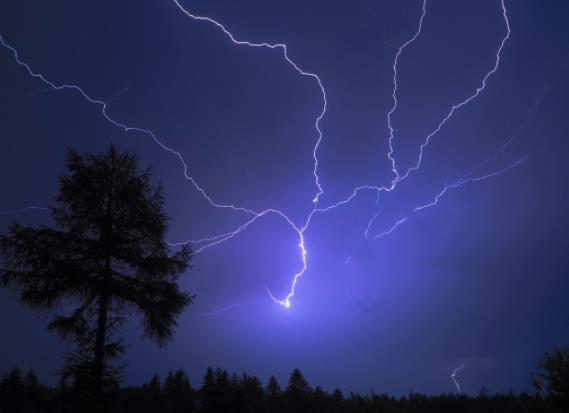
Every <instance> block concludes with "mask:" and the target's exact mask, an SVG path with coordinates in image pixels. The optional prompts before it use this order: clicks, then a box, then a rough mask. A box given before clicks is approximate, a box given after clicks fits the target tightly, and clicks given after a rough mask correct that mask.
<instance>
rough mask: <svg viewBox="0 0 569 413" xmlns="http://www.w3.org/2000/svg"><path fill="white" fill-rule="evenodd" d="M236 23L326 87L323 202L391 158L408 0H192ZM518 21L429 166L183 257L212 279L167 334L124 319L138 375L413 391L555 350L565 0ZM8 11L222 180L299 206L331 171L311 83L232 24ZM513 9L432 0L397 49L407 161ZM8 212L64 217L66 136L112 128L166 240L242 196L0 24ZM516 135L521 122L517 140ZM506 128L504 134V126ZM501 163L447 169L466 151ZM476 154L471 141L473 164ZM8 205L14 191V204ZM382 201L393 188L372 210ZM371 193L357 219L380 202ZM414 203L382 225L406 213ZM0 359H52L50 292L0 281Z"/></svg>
mask: <svg viewBox="0 0 569 413" xmlns="http://www.w3.org/2000/svg"><path fill="white" fill-rule="evenodd" d="M181 4H182V5H183V6H184V7H185V8H186V9H187V10H189V11H191V12H192V13H195V14H197V15H202V16H208V17H211V18H212V19H215V20H217V21H218V22H220V23H222V24H223V25H225V27H226V28H227V29H228V30H230V31H231V32H232V33H233V34H234V35H235V36H236V37H237V38H238V39H244V40H248V41H250V42H256V43H262V42H267V43H270V44H275V43H285V44H286V45H287V48H288V53H289V56H290V58H291V59H292V60H293V61H294V62H296V63H297V64H298V65H299V66H300V67H301V68H302V69H303V70H305V71H306V72H311V73H315V74H317V75H318V76H319V77H320V79H321V81H322V83H323V85H324V87H325V90H326V94H327V101H328V107H327V112H326V114H325V116H324V118H323V119H322V121H321V122H320V127H321V130H322V132H323V139H322V142H321V145H320V146H319V148H318V151H317V157H318V160H319V167H318V174H319V176H320V183H321V185H322V187H323V189H324V193H323V194H322V196H321V197H320V199H319V203H318V206H319V207H322V208H324V207H326V206H329V205H331V204H334V203H336V202H338V201H340V200H342V199H345V198H347V197H348V196H349V195H350V194H351V193H352V191H353V189H354V188H355V187H358V186H361V185H376V186H383V185H387V186H388V185H389V184H390V183H391V181H392V179H393V174H392V172H391V163H390V161H389V159H388V157H387V153H388V151H389V146H388V137H389V129H388V126H387V117H386V116H387V113H388V112H389V111H390V109H392V107H393V98H392V93H393V64H394V58H395V54H396V51H397V47H399V46H401V45H402V44H404V43H405V42H406V41H407V40H409V39H410V38H411V37H412V36H413V34H414V33H415V32H416V30H417V25H418V22H419V18H420V16H421V5H422V2H421V1H417V0H413V1H411V0H405V1H397V0H352V1H348V0H343V1H340V0H329V1H324V0H288V1H274V0H273V1H261V0H242V1H231V0H218V1H205V0H186V1H183V2H181ZM506 8H507V13H508V19H509V23H510V27H511V36H510V38H509V39H508V40H507V42H506V44H505V46H504V48H503V50H502V52H501V56H500V64H499V67H498V69H497V71H496V72H495V73H494V74H492V75H491V76H490V77H489V78H488V82H487V86H486V88H485V89H484V90H483V91H481V93H480V95H479V96H478V97H477V98H476V99H474V100H472V101H471V102H470V103H469V104H468V105H465V106H463V107H461V108H459V109H457V110H456V112H455V113H454V115H453V116H452V117H451V118H450V119H449V120H448V122H446V124H445V125H444V126H443V128H442V129H441V131H440V132H439V133H437V134H436V135H435V136H434V137H433V138H432V140H431V143H430V144H429V146H428V147H427V148H426V149H425V151H424V162H423V163H422V165H421V169H420V170H418V171H416V172H414V173H412V174H411V175H410V176H409V178H408V179H406V180H404V181H402V182H401V183H400V184H399V185H398V186H397V188H396V189H395V190H394V191H392V192H382V193H381V195H380V196H379V198H378V197H377V194H376V193H375V192H374V191H361V192H359V193H358V195H357V196H356V197H355V198H354V199H353V200H352V201H351V202H350V203H347V204H346V205H343V206H341V207H339V208H337V209H334V210H332V211H329V212H326V213H321V214H316V215H314V216H313V218H312V221H311V224H310V226H309V228H308V229H307V230H306V231H305V232H304V238H305V245H306V250H307V253H308V255H307V260H308V269H307V271H306V272H305V273H304V275H303V276H302V278H300V280H299V282H298V284H297V290H296V295H295V296H294V297H293V298H292V300H291V302H292V305H291V307H290V308H284V307H283V306H281V305H278V304H276V303H274V302H273V301H271V299H270V298H269V296H268V294H267V288H269V289H270V290H271V292H272V293H273V294H274V295H275V296H276V297H278V298H283V297H285V296H286V295H287V293H288V292H289V288H290V284H291V281H292V278H293V276H294V274H295V272H297V271H298V270H299V269H300V268H301V267H302V262H301V257H300V251H299V247H298V243H299V237H298V234H297V232H296V231H295V230H294V229H292V228H291V226H290V225H288V224H287V222H286V221H285V220H283V219H282V218H281V217H279V216H278V215H275V214H267V215H266V216H263V217H262V218H259V219H258V220H257V221H256V222H255V223H253V224H252V225H250V226H249V227H248V228H247V229H246V230H245V231H243V232H241V233H240V234H239V235H237V236H235V237H234V238H232V239H230V240H228V241H227V242H225V243H223V244H221V245H218V246H215V247H212V248H209V249H206V250H204V251H203V252H201V253H200V254H197V255H196V256H195V257H194V258H193V261H192V263H193V269H192V270H190V271H188V273H187V274H186V275H185V276H184V277H183V278H182V286H183V288H184V289H185V290H187V291H191V292H193V293H195V294H196V295H197V299H196V302H195V304H194V305H191V306H190V307H188V309H187V310H186V311H185V312H184V313H183V315H182V316H181V318H180V319H179V326H178V330H177V334H176V336H175V339H174V340H173V341H172V342H171V343H170V345H169V346H167V347H166V348H164V349H158V348H157V347H156V346H155V345H154V344H152V343H150V342H148V341H140V337H141V333H140V331H138V330H137V329H136V327H137V323H136V320H134V319H133V321H132V323H129V325H128V327H127V329H126V331H125V334H124V336H125V338H126V341H127V342H128V345H129V348H128V351H127V353H126V355H125V357H124V361H125V362H126V363H127V367H126V369H125V376H126V382H128V383H134V384H136V383H142V382H144V381H146V380H148V379H149V378H150V377H151V375H152V374H154V373H155V372H157V373H159V374H161V375H164V374H165V373H166V372H167V371H168V370H173V369H177V368H179V367H183V368H184V369H185V370H186V371H187V372H188V374H189V376H190V378H191V380H192V381H193V383H194V384H199V383H200V382H201V378H202V375H203V373H204V371H205V369H206V367H207V366H209V365H212V366H214V367H217V366H219V367H222V368H225V369H228V370H229V371H235V372H243V371H247V372H248V373H251V374H255V375H258V376H259V377H260V378H261V379H263V380H266V379H268V377H269V376H270V375H271V374H275V375H276V377H277V378H278V379H279V381H280V382H281V384H282V383H283V382H285V381H286V379H287V378H288V375H289V374H290V372H291V371H292V369H293V368H294V367H298V368H300V370H301V371H302V372H303V373H304V375H305V376H306V378H307V380H308V381H309V382H310V383H311V384H320V385H322V386H323V387H324V388H326V389H333V388H334V387H339V388H341V389H343V390H345V391H350V390H355V391H360V392H367V391H369V390H370V389H373V390H374V391H375V392H378V393H382V392H387V393H393V394H403V393H406V392H408V391H410V390H413V391H417V392H426V393H441V392H452V391H455V388H454V385H453V383H452V381H451V379H450V377H449V375H450V373H451V372H452V370H453V369H455V368H456V367H458V366H460V365H461V364H464V365H465V367H464V368H463V369H462V370H461V371H460V372H459V373H458V374H457V378H458V380H459V381H460V383H461V385H462V387H463V388H464V390H465V392H467V393H470V394H474V393H476V392H477V391H478V389H480V387H482V386H485V387H487V388H488V389H489V390H490V391H506V390H508V389H509V388H512V389H514V390H522V389H524V388H526V387H527V386H528V381H529V378H530V375H531V373H532V371H533V370H534V368H535V366H536V363H537V361H538V359H539V358H540V356H541V355H542V354H543V353H544V352H545V351H548V350H551V349H553V348H554V347H555V346H560V345H564V344H567V343H568V342H569V300H568V297H569V255H568V253H567V252H568V251H569V237H568V236H567V232H568V230H569V216H568V214H567V211H569V185H567V179H568V178H569V139H568V138H569V134H568V132H569V26H568V25H567V21H569V3H567V2H565V1H562V0H557V1H555V0H551V1H538V0H533V1H530V0H519V1H514V0H507V1H506ZM0 34H1V35H2V36H3V39H4V41H5V42H6V43H9V44H10V45H12V46H13V47H15V48H16V49H17V50H18V51H19V53H20V58H21V59H22V60H23V61H25V62H26V63H28V64H29V65H30V67H31V69H32V70H33V71H35V72H38V73H42V74H43V75H44V76H45V77H46V78H47V79H49V80H50V81H52V82H54V83H55V84H57V85H60V84H75V85H79V86H81V87H82V88H83V90H85V91H86V92H87V93H88V94H89V95H90V96H91V97H92V98H94V99H99V100H101V101H105V102H108V114H109V116H111V117H112V118H113V119H116V120H118V121H120V122H123V123H125V124H128V125H129V126H136V127H139V128H144V129H149V130H152V131H153V132H154V133H155V134H156V136H157V137H158V138H159V139H160V140H161V141H162V142H163V143H164V144H166V145H168V146H169V147H171V148H174V149H175V150H177V151H179V152H180V153H181V154H182V155H183V157H184V159H185V160H186V161H187V163H188V166H189V173H190V174H191V175H192V176H193V177H194V178H195V179H196V181H197V182H198V183H199V184H200V185H201V186H202V187H203V188H204V189H205V190H206V191H207V193H208V194H209V195H210V196H211V197H212V199H214V200H215V201H216V202H219V203H223V204H235V205H238V206H243V207H246V208H251V209H254V210H255V211H263V210H265V209H267V208H275V209H279V210H280V211H282V212H283V213H284V214H286V215H287V216H288V217H289V218H290V219H291V220H292V222H294V223H295V225H297V226H298V227H300V226H302V225H303V223H304V222H305V220H306V218H307V216H308V214H309V213H310V212H311V210H312V208H313V206H314V204H313V203H312V199H313V198H314V195H315V194H316V193H317V187H316V185H315V181H314V176H313V167H314V160H313V149H314V145H315V143H316V141H317V139H318V133H317V130H316V129H315V124H314V122H315V119H316V118H317V117H318V115H319V114H320V112H321V110H322V103H323V101H322V94H321V91H320V89H319V87H318V84H317V82H316V81H315V79H314V78H312V77H307V76H301V75H299V73H298V72H296V71H295V70H294V69H293V68H292V66H291V65H289V64H288V63H287V62H286V61H285V60H284V58H283V54H282V51H281V50H279V49H275V50H271V49H268V48H252V47H248V46H239V45H235V44H233V43H232V42H231V40H230V39H229V38H228V37H227V36H226V35H225V34H224V33H223V32H222V31H221V30H220V29H219V28H218V27H216V26H215V25H213V24H211V23H209V22H206V21H196V20H193V19H191V18H189V17H188V16H186V15H184V13H182V11H181V10H180V9H179V8H178V7H176V4H175V3H174V1H172V0H151V1H134V0H128V1H120V2H117V1H112V0H105V1H97V2H77V1H72V0H60V1H57V2H46V1H32V0H6V1H2V2H1V3H0ZM505 35H506V25H505V21H504V18H503V15H502V8H501V4H500V1H499V0H485V1H455V0H433V1H431V2H429V3H428V4H427V12H426V16H425V18H424V21H423V27H422V31H421V34H420V35H419V36H418V37H417V39H416V40H415V41H414V42H413V43H411V44H409V45H408V46H407V47H406V48H405V49H404V50H403V51H402V53H401V55H400V57H399V59H398V65H397V71H398V77H397V81H398V88H397V99H398V106H397V108H396V110H395V111H394V112H393V115H392V117H391V122H392V126H393V128H394V139H393V149H394V155H393V156H394V158H395V159H396V162H397V166H398V168H400V169H401V170H402V171H403V172H404V171H405V170H407V169H408V168H410V167H411V166H413V165H414V164H415V163H416V161H417V157H418V155H419V146H420V145H421V144H422V143H423V142H424V140H425V137H426V136H427V135H428V134H429V133H430V132H431V131H433V130H434V129H435V128H436V127H437V125H439V123H440V122H441V120H442V119H443V118H444V117H445V116H446V115H447V114H448V113H449V110H450V109H451V107H452V105H454V104H457V103H459V102H461V101H463V100H464V99H466V98H468V97H469V96H471V95H472V94H473V93H474V92H475V91H476V88H478V87H480V85H481V81H482V79H483V78H484V76H485V75H486V74H487V73H488V72H489V71H490V70H491V69H492V67H493V65H494V64H495V60H496V52H497V50H498V48H499V46H500V42H501V41H502V39H504V36H505ZM0 74H1V76H0V91H1V95H2V99H1V100H0V136H1V142H2V145H1V150H0V193H1V197H0V211H5V212H6V213H2V214H0V230H1V231H2V232H5V231H6V229H7V228H8V226H9V224H10V223H11V222H14V221H16V222H21V223H24V224H30V225H39V224H50V222H51V221H50V218H49V215H48V214H47V213H45V212H43V211H41V210H33V209H32V210H25V211H21V212H14V211H13V210H18V209H21V208H26V207H29V206H40V207H43V206H48V205H53V202H54V197H55V194H56V192H57V187H58V180H57V178H58V176H60V175H61V174H63V173H65V169H64V157H65V153H66V149H67V148H69V147H72V148H75V149H77V150H79V151H81V152H100V151H103V150H104V149H106V147H107V146H108V145H109V143H111V142H114V143H117V144H118V145H120V146H121V147H122V148H126V149H129V150H132V151H135V152H136V153H137V154H138V155H139V157H140V160H141V163H142V164H143V165H152V166H153V170H154V175H155V178H156V182H158V181H159V182H161V183H162V184H163V185H164V186H165V189H166V196H167V203H166V209H167V212H168V214H169V216H170V217H171V222H170V231H169V235H168V240H169V241H170V242H180V241H185V240H188V239H200V238H204V237H208V236H212V235H217V234H221V233H226V232H228V231H233V230H235V229H236V228H237V227H239V226H240V225H242V224H244V223H246V222H247V221H248V220H249V219H251V215H249V214H247V213H244V212H236V211H232V210H230V209H216V208H213V207H212V206H211V205H209V204H208V203H207V202H206V201H205V200H204V199H203V197H202V196H201V195H200V194H199V193H198V192H197V191H196V190H195V188H194V187H193V186H192V184H191V183H190V182H188V180H186V179H185V178H184V171H183V167H182V164H181V163H180V160H179V159H178V158H177V157H176V156H174V155H172V154H171V153H169V152H167V151H165V150H163V149H161V148H160V147H159V146H158V145H157V144H156V142H154V141H153V140H152V139H151V138H150V137H149V136H148V135H146V134H144V133H138V132H124V131H123V130H121V129H120V128H118V127H116V126H114V125H113V124H111V123H110V122H108V121H107V120H105V118H104V117H103V116H102V114H101V110H100V107H99V106H97V105H94V104H92V103H89V102H87V101H86V100H85V99H84V98H83V97H82V96H81V95H80V94H79V93H78V92H77V91H73V90H63V91H53V90H51V89H50V88H49V87H47V86H46V84H44V83H42V82H41V81H40V80H38V79H34V78H32V77H31V76H30V75H29V74H28V73H27V72H26V70H25V69H24V68H23V67H22V66H20V65H18V64H17V63H16V61H15V59H14V55H13V54H12V53H11V52H10V50H9V49H7V48H5V47H0ZM505 143H508V144H507V145H505V146H504V144H505ZM500 148H501V149H500ZM526 156H529V157H528V158H527V159H525V160H524V161H523V162H521V163H520V164H519V165H517V166H516V167H514V168H512V169H511V170H508V171H507V172H505V173H503V174H500V175H498V176H493V177H491V178H489V179H487V180H481V181H478V182H468V183H465V184H464V185H463V186H461V187H459V188H456V189H453V190H449V191H448V192H447V193H445V195H444V196H443V197H441V198H440V200H439V203H438V205H436V206H433V207H432V208H428V209H424V210H421V211H418V212H417V213H411V212H412V210H413V209H414V208H415V207H416V206H419V205H423V204H426V203H429V202H431V201H433V199H434V197H435V196H436V195H437V194H438V193H440V192H441V190H443V188H444V187H445V184H452V183H454V182H456V181H457V180H459V179H460V178H461V177H464V176H466V175H467V174H468V173H469V172H471V171H472V170H473V168H475V169H474V171H475V174H474V176H483V175H485V174H492V173H494V172H497V171H502V170H503V169H504V168H507V167H508V166H510V165H512V164H514V163H516V162H517V161H518V160H520V159H522V158H524V157H526ZM477 166H478V167H477ZM8 211H13V212H12V213H8ZM378 213H379V214H378ZM375 214H378V217H377V219H376V220H375V221H374V222H373V225H372V226H371V228H370V231H369V233H368V235H369V239H366V238H365V236H364V231H365V230H366V227H367V225H368V222H369V221H370V218H371V217H372V216H374V215H375ZM404 217H409V218H408V220H407V221H406V222H404V223H403V224H401V225H400V226H398V227H397V228H396V229H395V230H394V231H393V233H392V234H390V235H386V236H384V237H381V238H379V239H375V240H374V239H371V238H373V236H374V235H377V234H380V233H382V232H385V231H389V230H390V229H391V228H392V227H393V225H394V224H395V223H396V222H397V221H398V220H400V219H402V218H404ZM0 322H1V323H2V326H3V331H4V332H6V331H9V333H8V334H6V333H3V334H2V337H1V339H0V371H6V370H7V369H9V368H11V367H12V366H14V365H18V366H20V367H22V368H28V367H34V368H35V369H36V370H37V371H38V373H39V375H40V377H41V378H42V379H43V380H44V381H47V382H50V383H53V382H55V380H56V377H55V373H56V371H57V369H58V368H59V366H60V364H61V356H62V354H63V353H64V351H65V345H64V344H62V343H61V342H60V341H58V339H57V338H56V337H55V336H54V335H51V334H48V333H47V332H46V331H45V324H46V317H45V316H41V315H37V314H36V313H34V312H32V311H30V310H27V309H23V308H22V307H20V306H19V304H18V303H17V299H16V296H15V295H14V294H13V293H12V292H11V291H9V290H6V289H2V290H0Z"/></svg>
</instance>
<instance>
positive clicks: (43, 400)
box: [0, 366, 568, 413]
mask: <svg viewBox="0 0 569 413" xmlns="http://www.w3.org/2000/svg"><path fill="white" fill-rule="evenodd" d="M565 367H567V366H565ZM558 396H559V395H551V394H550V395H548V394H543V395H541V394H539V393H533V394H529V393H521V394H514V393H512V392H509V393H506V394H497V395H489V394H488V392H487V391H486V390H484V389H481V391H480V392H479V394H478V395H477V396H476V397H469V396H465V395H456V394H443V395H438V396H424V395H421V394H417V393H410V394H408V395H407V396H403V397H400V398H395V397H393V396H389V395H386V394H375V393H370V394H368V395H360V394H357V393H350V394H349V395H344V394H343V393H342V392H341V391H340V390H334V391H333V392H332V393H329V392H326V391H324V390H323V389H321V388H320V387H314V388H313V387H311V386H310V385H309V384H308V382H307V381H306V380H305V379H304V377H303V376H302V374H301V372H300V371H299V370H297V369H295V370H294V371H293V372H292V374H291V376H290V378H289V381H288V383H287V385H286V387H284V388H282V389H281V387H280V386H279V383H278V382H277V380H276V379H275V378H274V377H271V378H270V379H269V381H268V382H267V385H266V386H263V384H262V383H261V381H260V380H259V379H258V378H257V377H255V376H251V375H248V374H243V375H241V376H237V375H234V374H233V375H229V374H228V373H227V372H226V371H224V370H221V369H216V370H213V369H211V368H209V369H208V370H207V372H206V374H205V376H204V378H203V381H202V383H201V386H200V387H194V385H192V384H191V383H190V380H189V379H188V376H187V375H186V373H185V372H184V371H183V370H181V369H180V370H178V371H176V372H171V373H169V374H168V376H167V377H166V378H165V379H164V381H163V382H162V381H161V380H160V378H159V377H158V376H154V377H153V378H152V379H151V380H150V381H149V382H147V383H146V384H143V385H141V386H129V387H124V388H120V389H119V388H115V389H114V390H112V391H110V392H109V393H108V394H107V407H106V408H105V410H101V411H105V412H109V413H157V412H160V413H190V412H194V413H309V412H311V413H356V412H357V413H360V412H361V413H415V412H417V413H419V412H421V413H482V412H491V413H526V412H536V413H537V412H545V413H547V412H549V413H562V412H567V406H568V405H567V399H566V397H567V394H565V395H564V397H565V400H563V399H562V398H560V397H558ZM83 411H85V404H84V400H83V399H82V396H81V393H80V392H78V391H76V390H75V389H74V388H73V387H68V386H66V385H65V384H64V383H60V384H59V385H58V386H56V387H54V388H53V387H52V388H50V387H46V386H43V385H41V384H39V383H38V380H37V378H36V376H35V374H34V373H33V371H30V372H28V373H26V374H22V372H20V370H18V369H14V370H12V371H11V372H9V373H8V374H6V375H5V376H4V378H3V379H2V381H1V382H0V413H72V412H83Z"/></svg>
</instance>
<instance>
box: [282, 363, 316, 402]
mask: <svg viewBox="0 0 569 413" xmlns="http://www.w3.org/2000/svg"><path fill="white" fill-rule="evenodd" d="M310 392H311V390H310V386H309V385H308V382H307V381H306V379H305V378H304V376H303V375H302V373H301V372H300V370H299V369H294V370H293V372H292V374H291V375H290V378H289V380H288V386H287V388H286V399H287V405H288V407H289V410H291V411H295V412H303V411H308V401H309V398H310Z"/></svg>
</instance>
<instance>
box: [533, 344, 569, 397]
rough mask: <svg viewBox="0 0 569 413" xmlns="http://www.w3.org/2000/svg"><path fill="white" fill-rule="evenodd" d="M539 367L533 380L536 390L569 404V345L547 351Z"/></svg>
mask: <svg viewBox="0 0 569 413" xmlns="http://www.w3.org/2000/svg"><path fill="white" fill-rule="evenodd" d="M539 369H540V371H539V372H538V373H537V374H536V375H535V376H534V377H533V380H532V384H533V386H534V388H535V390H536V391H537V392H538V393H539V394H541V395H543V396H547V397H550V398H553V399H556V400H558V401H561V402H562V403H563V404H567V405H569V347H565V348H559V349H555V350H553V351H552V352H551V353H545V355H544V356H543V358H542V359H541V360H540V362H539Z"/></svg>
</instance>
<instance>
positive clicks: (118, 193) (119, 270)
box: [0, 145, 193, 395]
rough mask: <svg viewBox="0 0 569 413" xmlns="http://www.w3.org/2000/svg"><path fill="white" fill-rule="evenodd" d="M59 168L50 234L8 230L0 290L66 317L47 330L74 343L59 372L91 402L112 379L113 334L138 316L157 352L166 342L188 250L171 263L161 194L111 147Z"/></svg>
mask: <svg viewBox="0 0 569 413" xmlns="http://www.w3.org/2000/svg"><path fill="white" fill-rule="evenodd" d="M66 166H67V169H68V170H69V174H68V175H65V176H63V177H61V179H60V188H59V193H58V195H57V198H56V200H57V204H58V205H57V206H56V207H54V208H51V215H52V217H53V220H54V222H55V224H56V228H51V227H48V226H41V227H38V228H34V227H26V226H21V225H18V224H14V225H12V226H11V228H10V230H9V232H8V234H7V235H3V236H0V256H1V266H0V282H1V283H2V284H3V285H4V286H10V287H13V288H14V289H16V290H17V291H18V292H19V296H20V300H21V302H22V303H23V304H25V305H28V306H30V307H32V308H34V309H38V310H41V311H52V310H54V309H59V310H61V309H62V308H67V311H64V313H63V314H56V315H55V316H54V317H53V319H52V320H51V322H50V324H49V329H50V330H52V331H55V332H57V333H59V334H60V335H61V336H62V337H63V338H67V339H71V340H72V341H73V342H74V343H75V344H76V349H77V352H76V353H74V354H72V355H70V357H68V359H67V363H66V368H65V369H64V370H63V372H64V373H65V374H70V375H71V377H73V378H74V379H75V382H76V383H78V382H80V383H84V384H87V385H88V386H87V387H88V388H89V389H90V391H92V392H93V393H94V394H96V395H97V394H100V393H101V392H102V391H103V390H104V389H105V387H106V386H108V385H110V384H111V383H113V381H114V379H116V377H115V375H116V370H115V369H114V368H113V364H112V363H111V360H112V359H113V358H115V357H117V356H119V355H120V354H121V353H122V351H123V350H124V349H123V346H122V344H121V341H120V339H119V338H118V337H117V333H118V330H119V328H120V326H121V325H122V324H123V322H124V321H125V320H126V317H127V316H130V315H132V314H136V315H138V316H139V317H140V318H141V321H142V322H141V326H142V328H143V331H144V335H145V336H146V337H148V338H150V339H152V340H153V341H155V342H157V343H158V344H159V345H164V344H165V343H166V342H167V341H168V340H169V339H171V338H172V336H173V334H174V329H175V326H176V319H177V317H178V316H179V314H180V313H181V312H182V310H183V309H184V308H185V307H186V306H187V305H188V304H190V303H191V302H192V298H193V297H192V296H191V295H189V294H187V293H184V292H182V291H180V289H179V286H178V283H177V281H178V279H179V277H180V275H181V274H182V273H183V272H184V271H185V270H186V269H187V268H188V266H189V260H190V250H189V248H187V247H184V248H182V249H181V250H180V251H178V252H177V253H174V254H171V252H170V249H169V247H168V245H167V244H166V242H165V240H164V237H165V235H166V230H167V222H168V219H167V217H166V215H165V213H164V210H163V205H164V195H163V189H162V187H161V186H155V185H153V184H152V183H151V173H150V170H149V169H145V170H140V169H139V165H138V160H137V158H136V157H135V156H133V155H132V154H130V153H128V152H121V151H119V149H118V148H117V147H116V146H114V145H112V146H110V148H109V149H108V150H107V151H106V152H105V153H102V154H95V155H93V154H90V155H81V154H79V153H77V152H75V151H73V150H70V151H69V153H68V155H67V163H66ZM69 308H73V309H72V310H69Z"/></svg>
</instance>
